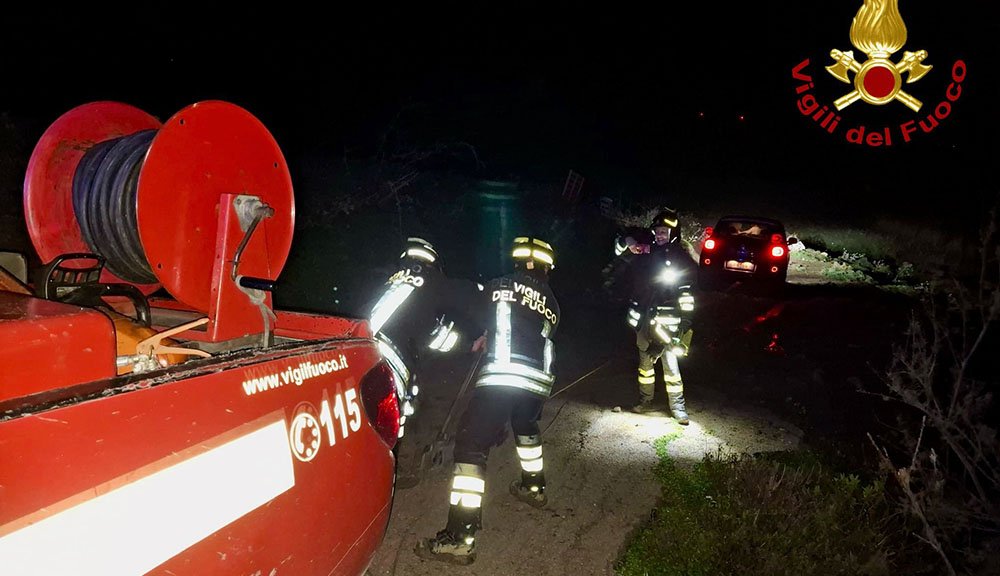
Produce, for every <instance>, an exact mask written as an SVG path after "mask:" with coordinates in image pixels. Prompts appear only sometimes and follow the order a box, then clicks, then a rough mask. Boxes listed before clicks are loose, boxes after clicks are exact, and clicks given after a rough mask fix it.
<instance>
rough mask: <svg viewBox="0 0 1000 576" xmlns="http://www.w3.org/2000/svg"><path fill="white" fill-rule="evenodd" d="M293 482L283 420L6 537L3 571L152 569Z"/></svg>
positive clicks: (50, 574) (78, 575)
mask: <svg viewBox="0 0 1000 576" xmlns="http://www.w3.org/2000/svg"><path fill="white" fill-rule="evenodd" d="M294 485H295V474H294V469H293V468H292V456H291V452H290V449H289V447H288V433H287V431H286V430H285V423H284V420H279V421H277V422H273V423H271V424H267V425H265V426H264V427H263V428H260V429H258V430H256V431H254V432H251V433H249V434H246V435H244V436H241V437H239V438H237V439H235V440H232V441H230V442H228V443H226V444H223V445H221V446H219V447H218V448H214V449H212V450H209V451H208V452H205V453H203V454H199V455H197V456H194V457H192V458H190V459H188V460H185V461H183V462H180V463H178V464H175V465H172V466H170V467H168V468H165V469H163V470H160V471H158V472H156V473H154V474H151V475H149V476H146V477H144V478H141V479H139V480H136V481H135V482H132V483H131V484H127V485H125V486H122V487H121V488H118V489H115V490H112V491H111V492H107V493H106V494H102V495H100V496H97V497H96V498H94V499H92V500H88V501H86V502H84V503H82V504H79V505H77V506H74V507H72V508H69V509H67V510H65V511H63V512H60V513H58V514H56V515H54V516H50V517H48V518H45V519H44V520H41V521H39V522H37V523H35V524H31V525H29V526H26V527H24V528H22V529H20V530H18V531H16V532H13V533H11V534H8V535H6V536H4V537H2V538H0V558H2V559H3V560H2V565H3V567H2V572H3V574H5V575H10V576H29V575H31V576H34V575H37V576H43V575H44V576H62V575H73V576H86V575H95V576H96V575H101V576H117V575H122V576H124V575H138V574H145V573H146V572H149V571H150V570H152V569H153V568H155V567H157V566H159V565H160V564H162V563H164V562H166V561H167V560H169V559H170V558H173V557H174V556H176V555H177V554H179V553H180V552H182V551H183V550H185V549H186V548H188V547H190V546H192V545H193V544H195V543H197V542H199V541H201V540H202V539H204V538H205V537H207V536H209V535H210V534H212V533H213V532H215V531H217V530H219V529H220V528H223V527H224V526H226V525H227V524H229V523H231V522H233V521H235V520H237V519H238V518H240V517H241V516H243V515H245V514H247V513H248V512H250V511H252V510H254V509H256V508H258V507H259V506H262V505H264V504H266V503H267V502H268V501H270V500H271V499H272V498H274V497H276V496H278V495H280V494H282V493H283V492H285V491H286V490H288V489H289V488H291V487H293V486H294ZM96 490H97V488H95V492H96Z"/></svg>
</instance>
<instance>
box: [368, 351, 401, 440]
mask: <svg viewBox="0 0 1000 576" xmlns="http://www.w3.org/2000/svg"><path fill="white" fill-rule="evenodd" d="M360 388H361V402H362V404H364V407H365V414H367V415H368V421H369V422H371V424H372V426H373V427H374V428H375V431H376V432H378V435H379V436H380V437H381V438H382V441H383V442H385V443H386V445H387V446H388V447H389V449H390V450H391V449H392V447H393V446H395V445H396V440H397V439H398V435H399V402H398V401H397V399H396V375H395V374H393V372H392V369H391V368H389V365H388V364H386V362H385V361H384V360H383V361H381V362H379V363H378V364H376V365H375V367H374V368H372V369H371V370H369V371H368V373H367V374H365V376H364V378H362V379H361V386H360Z"/></svg>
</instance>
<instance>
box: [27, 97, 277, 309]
mask: <svg viewBox="0 0 1000 576" xmlns="http://www.w3.org/2000/svg"><path fill="white" fill-rule="evenodd" d="M144 130H156V133H155V136H153V137H152V142H151V143H150V144H149V148H148V150H147V151H146V153H145V157H144V158H143V159H142V160H141V165H140V166H139V167H138V170H139V172H138V179H137V181H136V182H137V184H136V189H135V191H134V193H135V204H136V205H135V206H134V209H135V218H136V221H137V226H136V227H137V234H138V239H139V241H140V244H141V250H142V252H143V253H144V257H145V260H146V262H145V263H146V264H148V266H149V269H150V270H151V271H152V274H153V275H154V276H155V278H156V279H157V283H148V284H137V286H138V287H139V289H140V290H142V291H143V292H144V293H146V294H151V293H152V292H154V291H156V290H157V289H158V288H159V287H160V286H161V285H162V286H163V288H165V289H166V290H167V292H169V293H170V295H171V296H173V297H174V298H176V299H177V300H178V301H180V302H182V303H184V304H186V305H188V306H190V307H192V308H194V309H195V310H198V311H201V312H206V313H207V312H208V311H209V308H210V305H211V299H212V288H213V286H212V283H213V267H214V266H215V263H216V252H217V250H218V249H219V248H220V245H219V239H218V226H219V224H218V223H219V214H220V196H221V195H223V194H242V195H250V196H257V197H259V198H260V200H261V201H262V202H264V203H265V204H267V205H268V206H270V207H271V208H273V209H274V215H273V216H272V217H270V218H266V219H264V220H263V221H261V222H260V225H259V226H258V227H257V230H256V231H255V232H254V237H255V238H256V237H257V236H261V237H262V239H263V240H262V241H263V246H264V251H265V252H266V254H265V255H264V258H265V260H266V268H267V271H266V272H267V274H266V275H267V277H268V278H270V279H276V278H277V277H278V275H279V274H280V272H281V270H282V268H283V267H284V265H285V262H286V261H287V259H288V252H289V249H290V248H291V242H292V233H293V229H294V222H295V201H294V195H293V190H292V181H291V176H290V174H289V171H288V165H287V164H286V162H285V158H284V156H283V155H282V153H281V149H280V148H279V147H278V145H277V143H276V142H275V140H274V138H273V137H272V135H271V133H270V132H269V131H268V130H267V128H266V127H264V125H263V124H262V123H261V122H260V121H259V120H258V119H257V118H255V117H254V116H253V115H252V114H250V113H249V112H247V111H246V110H244V109H243V108H241V107H239V106H236V105H234V104H231V103H228V102H223V101H218V100H208V101H203V102H198V103H196V104H192V105H190V106H188V107H187V108H184V109H183V110H181V111H180V112H177V113H176V114H174V115H173V116H172V117H171V118H170V119H169V120H167V121H166V122H165V123H163V124H162V125H161V124H160V123H159V121H157V120H156V118H154V117H152V116H150V115H149V114H146V113H145V112H143V111H141V110H139V109H137V108H134V107H132V106H129V105H127V104H122V103H119V102H93V103H90V104H84V105H82V106H78V107H76V108H74V109H72V110H70V111H69V112H67V113H65V114H63V115H62V116H61V117H59V118H58V119H57V120H56V121H55V122H54V123H53V124H52V125H51V126H50V127H49V128H48V130H46V131H45V133H44V134H43V135H42V138H41V139H40V140H39V142H38V144H37V145H36V146H35V149H34V151H33V153H32V155H31V159H30V161H29V163H28V171H27V175H26V177H25V182H24V210H25V219H26V221H27V227H28V232H29V234H30V236H31V240H32V243H33V244H34V246H35V249H36V250H37V251H38V255H39V257H40V258H41V259H42V260H43V261H45V262H48V261H50V260H52V259H54V258H55V257H57V256H59V255H61V254H65V253H69V252H90V251H93V250H92V249H91V247H90V246H89V245H88V244H87V241H86V240H85V239H84V234H83V233H82V232H81V225H80V222H79V220H78V218H77V216H78V215H77V214H76V212H75V211H74V204H73V180H74V175H75V173H76V172H77V166H78V164H79V163H80V160H81V159H82V158H83V157H84V155H85V154H86V153H87V152H88V151H89V150H91V149H92V148H93V147H94V146H96V145H98V144H100V143H102V142H106V141H108V140H113V139H116V138H123V137H127V136H130V135H133V134H136V133H137V132H140V131H144ZM129 208H130V209H131V207H129ZM225 209H227V210H228V209H229V207H228V206H227V207H225ZM104 224H107V225H108V227H109V228H110V227H111V223H97V224H94V223H93V222H92V221H91V224H90V227H91V228H99V229H100V228H104ZM116 225H120V224H116ZM101 255H102V256H105V257H106V258H107V257H108V255H107V254H101ZM232 256H233V255H232V254H227V255H226V257H229V258H231V257H232ZM109 267H112V268H113V266H110V265H109ZM101 281H102V282H127V281H126V280H123V279H122V278H120V277H118V276H116V275H115V274H114V273H112V272H111V271H109V270H108V269H107V268H105V270H104V272H103V274H102V276H101ZM130 283H133V284H136V282H130Z"/></svg>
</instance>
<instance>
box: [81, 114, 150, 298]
mask: <svg viewBox="0 0 1000 576" xmlns="http://www.w3.org/2000/svg"><path fill="white" fill-rule="evenodd" d="M154 136H156V130H143V131H140V132H136V133H135V134H130V135H128V136H122V137H120V138H115V139H112V140H106V141H104V142H101V143H99V144H97V145H95V146H94V147H92V148H91V149H90V150H88V151H87V152H86V153H85V154H84V155H83V158H81V159H80V163H79V164H77V167H76V172H75V173H74V175H73V211H74V212H75V214H76V219H77V221H78V222H79V223H80V232H81V233H82V234H83V240H84V242H86V243H87V246H89V247H90V250H91V251H93V252H94V253H96V254H100V255H101V256H104V258H105V261H106V266H107V268H108V270H110V271H111V272H112V273H113V274H114V275H115V276H118V277H119V278H121V279H122V280H126V281H128V282H135V283H138V284H152V283H155V282H157V278H156V275H154V274H153V270H152V269H151V268H150V266H149V261H148V260H147V259H146V253H145V251H144V250H143V248H142V242H141V241H140V240H139V223H138V218H137V203H136V202H137V191H138V182H139V172H140V171H141V169H142V161H143V159H145V157H146V152H147V151H148V150H149V146H150V144H151V143H152V142H153V137H154Z"/></svg>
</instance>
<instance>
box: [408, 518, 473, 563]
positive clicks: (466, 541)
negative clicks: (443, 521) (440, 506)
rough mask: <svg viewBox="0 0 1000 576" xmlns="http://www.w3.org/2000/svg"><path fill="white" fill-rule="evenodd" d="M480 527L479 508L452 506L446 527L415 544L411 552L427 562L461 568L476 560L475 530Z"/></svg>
mask: <svg viewBox="0 0 1000 576" xmlns="http://www.w3.org/2000/svg"><path fill="white" fill-rule="evenodd" d="M481 525H482V509H481V508H463V507H461V506H458V505H453V506H451V507H450V508H449V509H448V526H447V527H446V528H445V529H444V530H441V531H440V532H438V533H437V535H436V536H434V537H433V538H424V539H423V540H420V541H419V542H417V546H416V548H414V549H413V551H414V552H415V553H416V555H417V556H420V557H421V558H426V559H428V560H440V561H441V562H448V563H451V564H460V565H463V566H466V565H469V564H472V563H473V562H475V560H476V530H478V529H479V528H480V527H481Z"/></svg>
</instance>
